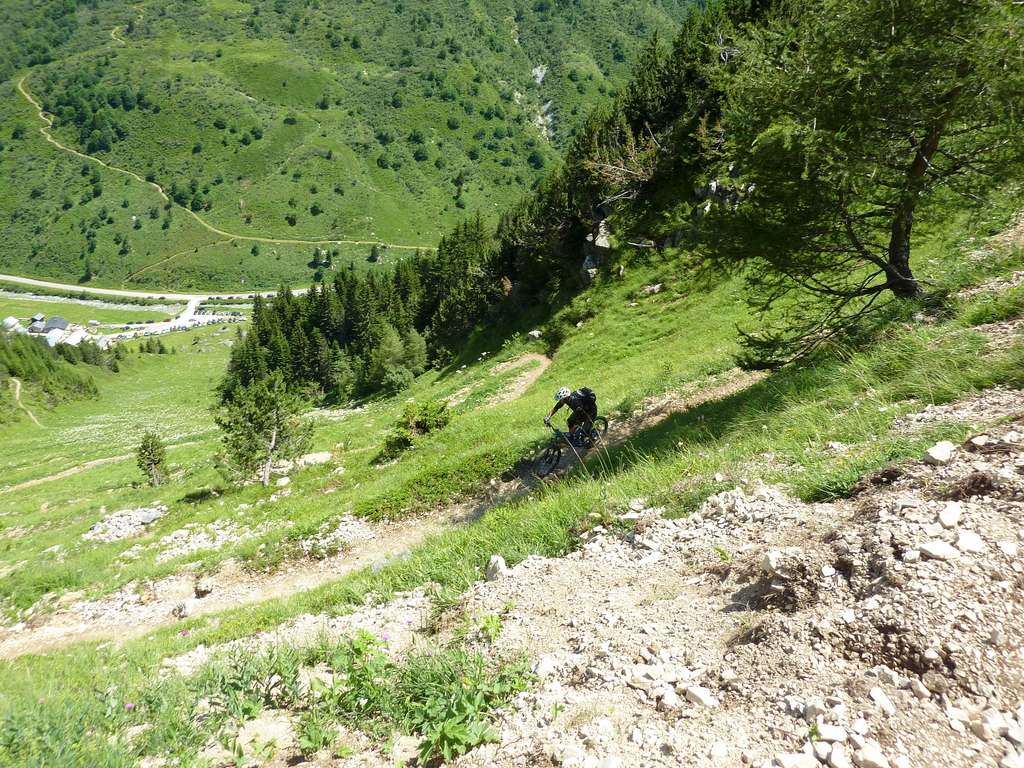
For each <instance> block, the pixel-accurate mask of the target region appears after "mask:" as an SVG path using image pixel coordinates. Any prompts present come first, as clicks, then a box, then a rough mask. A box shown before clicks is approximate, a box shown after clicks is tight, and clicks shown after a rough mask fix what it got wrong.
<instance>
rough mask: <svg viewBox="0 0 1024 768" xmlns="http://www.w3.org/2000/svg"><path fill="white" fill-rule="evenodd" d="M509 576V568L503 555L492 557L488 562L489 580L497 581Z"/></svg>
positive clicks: (486, 574) (487, 575)
mask: <svg viewBox="0 0 1024 768" xmlns="http://www.w3.org/2000/svg"><path fill="white" fill-rule="evenodd" d="M508 574H509V567H508V566H507V565H505V558H504V557H502V556H501V555H491V559H490V560H488V561H487V571H486V573H485V576H486V577H487V580H488V581H495V580H497V579H500V578H501V577H503V576H507V575H508Z"/></svg>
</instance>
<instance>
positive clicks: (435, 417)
mask: <svg viewBox="0 0 1024 768" xmlns="http://www.w3.org/2000/svg"><path fill="white" fill-rule="evenodd" d="M400 370H403V371H406V372H408V371H407V369H405V368H402V369H400ZM410 375H411V374H410ZM451 417H452V415H451V410H450V409H449V408H448V404H447V403H445V402H443V401H440V400H427V401H425V402H422V403H417V402H411V403H406V404H405V408H404V409H403V410H402V415H401V416H400V417H399V419H398V422H397V423H396V424H395V427H394V428H393V429H392V430H391V431H390V432H388V434H387V435H386V436H385V438H384V445H383V446H382V447H381V451H380V455H379V456H378V460H380V461H388V460H390V459H395V458H398V456H400V455H401V454H403V453H404V452H405V451H407V450H409V449H410V448H412V447H413V445H414V444H415V439H416V437H418V436H420V435H426V434H429V433H431V432H436V431H437V430H440V429H444V428H445V427H446V426H448V422H449V421H451Z"/></svg>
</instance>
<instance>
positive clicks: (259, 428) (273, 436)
mask: <svg viewBox="0 0 1024 768" xmlns="http://www.w3.org/2000/svg"><path fill="white" fill-rule="evenodd" d="M303 408H304V403H303V402H302V400H301V399H300V398H299V397H298V396H297V395H296V394H294V393H292V392H290V391H289V389H288V385H287V383H286V382H285V378H284V376H283V375H282V373H281V372H280V371H274V372H273V373H271V374H269V375H268V376H266V377H264V378H262V379H260V380H257V381H254V382H252V383H250V384H249V385H248V386H245V387H238V388H237V389H236V390H235V391H234V393H233V394H232V396H231V399H229V400H227V401H226V402H225V403H223V404H222V405H221V406H220V408H219V409H218V410H217V411H216V412H215V414H214V421H215V422H216V423H217V426H218V427H220V429H221V431H222V433H223V434H222V436H221V440H222V443H223V446H224V452H223V454H222V456H221V458H220V462H221V468H222V469H223V470H224V472H225V474H227V475H228V476H229V477H232V478H233V479H236V480H242V481H245V480H247V479H249V478H251V477H253V476H254V475H256V474H257V473H258V474H259V479H260V482H262V483H263V485H264V486H267V485H269V484H270V470H271V468H272V467H273V465H274V462H275V461H279V460H285V459H291V458H294V457H295V456H297V455H299V454H300V453H302V452H303V451H304V450H305V449H306V447H307V446H308V445H309V440H310V436H311V433H312V424H311V423H310V422H309V421H307V420H304V419H303V418H302V415H301V414H302V410H303Z"/></svg>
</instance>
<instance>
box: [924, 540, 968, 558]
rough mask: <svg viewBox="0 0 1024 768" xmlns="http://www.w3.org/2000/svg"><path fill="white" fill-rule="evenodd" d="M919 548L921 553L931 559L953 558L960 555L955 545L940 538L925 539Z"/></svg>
mask: <svg viewBox="0 0 1024 768" xmlns="http://www.w3.org/2000/svg"><path fill="white" fill-rule="evenodd" d="M920 549H921V554H922V555H924V556H925V557H927V558H930V559H932V560H955V559H956V558H958V557H960V552H959V551H958V550H957V548H956V547H954V546H953V545H952V544H949V543H947V542H945V541H942V540H941V539H935V540H933V541H926V542H925V543H924V544H922V545H921V547H920Z"/></svg>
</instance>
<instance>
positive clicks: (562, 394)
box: [555, 387, 572, 401]
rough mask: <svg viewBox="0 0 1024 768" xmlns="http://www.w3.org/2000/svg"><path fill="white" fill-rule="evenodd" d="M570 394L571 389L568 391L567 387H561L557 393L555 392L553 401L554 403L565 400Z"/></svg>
mask: <svg viewBox="0 0 1024 768" xmlns="http://www.w3.org/2000/svg"><path fill="white" fill-rule="evenodd" d="M571 394H572V390H571V389H569V388H568V387H562V388H561V389H559V390H558V391H557V392H555V400H556V401H558V400H565V398H567V397H568V396H569V395H571Z"/></svg>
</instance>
